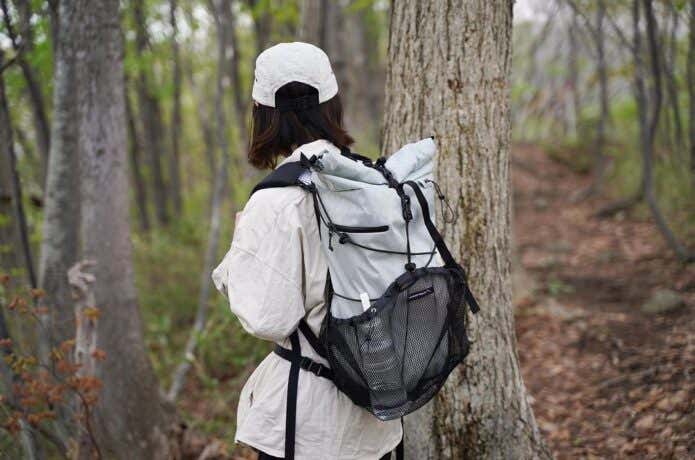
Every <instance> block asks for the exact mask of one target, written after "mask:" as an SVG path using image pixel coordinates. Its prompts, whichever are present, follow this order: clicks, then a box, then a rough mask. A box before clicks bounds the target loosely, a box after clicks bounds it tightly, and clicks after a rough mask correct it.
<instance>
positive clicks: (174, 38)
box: [169, 0, 183, 216]
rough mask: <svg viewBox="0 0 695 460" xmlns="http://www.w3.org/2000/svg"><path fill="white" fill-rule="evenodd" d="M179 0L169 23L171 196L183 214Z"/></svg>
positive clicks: (171, 10)
mask: <svg viewBox="0 0 695 460" xmlns="http://www.w3.org/2000/svg"><path fill="white" fill-rule="evenodd" d="M177 5H178V2H177V0H169V23H170V25H171V30H172V34H171V59H172V65H173V69H172V73H173V84H174V85H173V86H174V88H173V91H174V94H173V107H172V111H171V155H169V180H170V182H171V183H170V187H169V189H170V191H171V198H172V202H173V205H174V212H175V213H176V215H177V216H180V215H181V211H182V207H183V204H182V198H181V195H182V193H183V190H181V166H180V164H179V163H180V159H179V156H180V152H179V150H180V144H181V52H180V49H179V28H178V23H177V21H176V11H177Z"/></svg>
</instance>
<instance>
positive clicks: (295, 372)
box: [285, 331, 302, 460]
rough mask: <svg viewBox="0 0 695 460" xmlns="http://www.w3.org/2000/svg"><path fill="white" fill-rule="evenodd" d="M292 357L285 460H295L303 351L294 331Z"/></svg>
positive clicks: (288, 389)
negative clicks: (298, 388) (298, 387)
mask: <svg viewBox="0 0 695 460" xmlns="http://www.w3.org/2000/svg"><path fill="white" fill-rule="evenodd" d="M290 343H291V344H292V355H293V356H294V359H292V360H291V361H290V378H289V379H288V380H287V411H286V413H285V459H286V460H294V435H295V430H296V427H297V384H298V383H299V369H301V367H300V364H299V361H300V359H301V357H302V350H301V347H300V345H299V334H298V333H297V331H294V332H293V333H292V334H291V335H290Z"/></svg>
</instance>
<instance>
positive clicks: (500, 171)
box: [384, 0, 550, 460]
mask: <svg viewBox="0 0 695 460" xmlns="http://www.w3.org/2000/svg"><path fill="white" fill-rule="evenodd" d="M512 4H513V2H512V1H511V0H458V1H452V2H448V3H447V4H446V5H442V4H441V3H440V2H437V1H435V0H429V1H420V2H405V1H395V2H394V3H393V9H392V13H391V14H392V16H391V30H390V37H389V65H388V71H387V84H386V114H385V133H384V141H385V142H384V146H385V148H384V152H393V151H394V150H395V149H396V148H397V147H398V146H400V145H402V144H404V143H406V142H410V141H413V140H415V139H419V138H423V137H426V136H430V135H434V136H435V139H436V140H437V143H438V145H439V148H440V151H439V156H438V163H437V166H436V173H437V174H436V175H437V177H438V180H439V181H440V184H441V186H442V188H443V190H444V191H445V193H446V194H447V195H448V196H449V199H450V200H451V202H452V203H455V204H456V205H457V207H458V213H459V215H461V216H464V217H465V218H464V219H462V220H460V221H459V222H458V225H457V226H456V227H453V228H449V229H445V230H446V235H447V236H448V244H449V245H450V246H449V247H450V248H451V250H452V253H453V254H455V255H458V258H459V259H460V260H461V261H462V263H463V265H464V267H465V268H466V270H467V271H468V273H469V277H470V281H471V287H472V289H473V291H474V292H476V293H477V295H478V296H479V300H480V302H481V305H482V306H483V307H482V308H483V309H482V311H481V312H480V313H479V314H478V315H476V316H475V317H474V318H473V321H472V323H471V325H470V331H469V332H470V333H471V337H472V338H473V340H474V343H473V345H472V352H471V354H470V356H469V357H468V358H467V360H466V362H465V363H464V364H463V365H461V366H460V367H459V368H457V369H456V370H455V371H454V372H453V373H452V374H451V376H450V377H449V380H448V382H447V384H446V385H445V387H444V389H443V390H442V391H441V392H440V393H439V394H438V395H437V396H436V398H435V399H434V400H433V401H432V402H430V403H429V404H428V405H427V406H426V407H425V408H423V409H421V410H420V411H418V412H416V413H414V414H413V415H411V416H408V417H406V423H405V433H406V434H405V440H406V454H407V456H408V458H412V459H457V460H458V459H469V458H492V459H498V458H500V459H501V458H549V457H550V454H549V452H548V450H547V448H546V447H545V444H544V442H543V440H542V438H541V435H540V432H539V429H538V427H537V425H536V421H535V418H534V415H533V411H532V409H531V406H530V404H529V401H528V396H527V393H526V389H525V386H524V383H523V380H522V377H521V372H520V369H519V362H518V358H517V353H516V336H515V332H514V316H513V311H512V304H511V280H510V256H511V254H510V225H511V222H510V220H511V219H510V213H511V211H510V201H511V193H510V185H509V182H510V178H509V144H510V132H511V130H510V113H509V112H510V111H509V81H508V80H509V70H510V59H511V32H512Z"/></svg>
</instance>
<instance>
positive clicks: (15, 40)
mask: <svg viewBox="0 0 695 460" xmlns="http://www.w3.org/2000/svg"><path fill="white" fill-rule="evenodd" d="M0 1H1V3H0V4H1V5H2V11H3V19H4V22H5V29H6V31H7V34H8V36H9V38H10V42H11V43H12V47H13V49H14V50H15V52H16V53H17V56H18V57H17V63H18V64H19V67H20V69H21V70H22V75H23V77H24V81H25V82H26V85H27V91H28V93H29V100H30V102H31V104H30V105H31V114H32V118H33V121H34V130H35V133H36V140H37V145H38V147H39V151H40V152H41V158H42V169H43V172H42V176H43V177H45V175H46V168H47V166H46V165H47V163H48V154H49V149H50V141H51V139H50V128H49V121H48V115H47V114H46V104H45V102H44V101H45V98H44V95H43V90H42V89H41V85H40V84H39V80H38V78H37V76H36V70H35V69H34V67H33V66H32V65H31V63H30V62H29V61H28V60H27V59H26V57H25V55H26V54H27V53H29V52H31V50H32V48H33V46H34V40H33V34H32V29H31V5H30V3H29V1H28V0H19V1H17V2H16V7H17V10H18V12H19V19H20V21H19V24H20V30H19V34H18V33H17V32H18V31H17V30H15V27H14V24H13V23H12V20H11V18H10V12H9V9H8V5H7V0H0ZM20 40H21V41H20Z"/></svg>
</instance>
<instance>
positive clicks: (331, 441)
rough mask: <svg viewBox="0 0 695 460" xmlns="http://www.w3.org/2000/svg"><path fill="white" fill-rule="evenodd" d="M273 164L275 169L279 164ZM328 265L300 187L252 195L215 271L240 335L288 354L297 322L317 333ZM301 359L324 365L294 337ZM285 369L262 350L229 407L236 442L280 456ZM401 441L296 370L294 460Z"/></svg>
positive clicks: (393, 429) (323, 144)
mask: <svg viewBox="0 0 695 460" xmlns="http://www.w3.org/2000/svg"><path fill="white" fill-rule="evenodd" d="M325 149H336V147H335V146H333V144H331V143H330V142H328V141H324V140H319V141H315V142H312V143H310V144H305V145H303V146H302V147H300V148H299V149H297V150H296V151H295V152H293V153H292V155H291V156H290V157H288V158H287V159H285V160H284V161H283V162H282V163H285V162H289V161H297V160H298V159H299V156H300V153H304V154H305V155H306V156H307V157H311V155H313V154H318V153H320V152H322V151H323V150H325ZM282 163H281V164H282ZM326 270H327V266H326V261H325V259H324V256H323V254H322V253H321V247H320V242H319V235H318V228H317V223H316V217H315V215H314V207H313V202H312V198H311V196H310V195H309V194H308V193H307V192H306V191H304V190H302V189H300V188H299V187H287V188H276V189H266V190H260V191H258V192H256V193H255V194H254V195H253V196H252V197H251V199H250V200H249V202H248V203H247V204H246V207H245V208H244V210H243V211H242V212H241V213H240V214H239V215H238V217H237V222H236V229H235V231H234V239H233V241H232V245H231V248H230V249H229V251H228V252H227V255H226V256H225V257H224V260H223V261H222V262H221V263H220V265H219V266H218V267H217V268H216V269H215V270H214V272H213V275H212V277H213V280H214V282H215V286H216V287H217V289H219V290H220V291H221V292H223V293H224V294H225V295H227V297H228V298H229V304H230V308H231V310H232V312H233V313H234V314H235V315H236V316H237V317H238V318H239V320H240V321H241V324H242V325H243V327H244V329H246V331H248V332H249V333H250V334H253V335H255V336H256V337H260V338H262V339H266V340H271V341H273V342H276V343H278V344H280V345H281V346H283V347H285V348H290V347H291V345H290V343H289V339H288V336H289V335H290V334H291V333H292V331H294V330H295V329H296V327H297V325H298V323H299V320H300V319H301V318H302V317H306V320H307V322H308V324H309V326H310V327H311V329H312V330H313V331H314V333H315V334H317V335H318V333H319V329H320V327H321V321H322V320H323V318H324V316H325V314H326V308H325V305H324V302H323V291H324V284H325V281H326ZM299 335H300V341H301V348H302V354H303V355H304V356H308V357H310V358H311V359H313V360H315V361H318V362H321V363H323V364H325V365H327V364H328V363H327V362H326V361H325V360H323V359H322V358H321V357H320V356H318V354H316V352H315V351H314V350H313V349H312V348H311V345H309V343H308V342H307V341H306V339H305V338H304V337H303V336H302V334H301V333H300V334H299ZM289 371H290V363H289V362H288V361H286V360H284V359H282V358H280V357H279V356H277V355H275V354H274V353H271V354H269V355H268V356H267V357H266V358H265V359H264V360H263V361H262V362H261V364H260V365H259V366H258V368H257V369H256V370H255V371H254V372H253V374H252V375H251V377H250V378H249V380H248V381H247V382H246V385H245V386H244V388H243V390H242V392H241V397H240V399H239V407H238V409H237V431H236V436H235V440H236V441H237V442H240V443H243V444H246V445H249V446H252V447H255V448H257V449H260V450H262V451H264V452H266V453H268V454H270V455H272V456H276V457H282V456H283V455H284V444H285V404H286V397H287V380H288V376H289ZM401 436H402V430H401V424H400V421H399V420H392V421H389V422H382V421H380V420H378V419H377V418H376V417H374V416H373V415H371V414H370V413H369V412H367V411H366V410H364V409H362V408H360V407H358V406H356V405H354V404H353V403H352V401H350V399H349V398H348V397H347V396H345V395H344V394H343V393H341V392H340V391H339V390H338V389H337V388H336V387H335V385H333V383H332V382H331V381H329V380H326V379H324V378H321V377H318V376H316V375H314V374H312V373H311V372H307V371H304V370H301V371H300V374H299V388H298V399H297V428H296V438H295V439H296V441H295V442H296V445H295V457H296V459H297V460H377V459H379V458H380V457H381V456H383V455H384V454H386V453H387V452H390V451H391V450H393V449H394V448H395V447H396V445H397V444H398V442H399V441H400V439H401Z"/></svg>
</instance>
